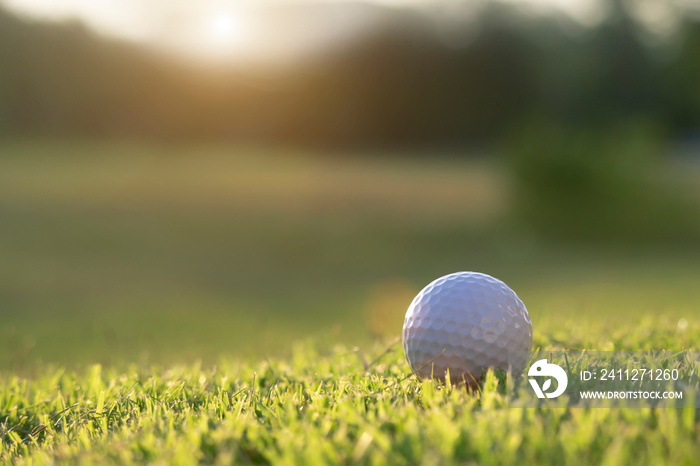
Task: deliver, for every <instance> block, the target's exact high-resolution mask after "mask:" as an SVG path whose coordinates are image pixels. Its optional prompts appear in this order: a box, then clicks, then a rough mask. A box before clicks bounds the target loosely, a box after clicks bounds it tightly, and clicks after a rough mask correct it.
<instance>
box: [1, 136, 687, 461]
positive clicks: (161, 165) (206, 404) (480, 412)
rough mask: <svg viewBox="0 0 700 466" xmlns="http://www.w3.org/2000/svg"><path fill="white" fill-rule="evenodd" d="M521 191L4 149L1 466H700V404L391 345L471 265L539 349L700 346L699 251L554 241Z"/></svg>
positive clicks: (150, 154) (358, 167)
mask: <svg viewBox="0 0 700 466" xmlns="http://www.w3.org/2000/svg"><path fill="white" fill-rule="evenodd" d="M685 176H686V177H688V176H689V174H688V173H686V174H685ZM511 197H512V192H511V187H510V183H509V178H508V175H507V173H506V172H505V171H503V170H502V169H501V167H499V166H498V165H496V164H493V163H490V162H486V161H484V160H481V159H469V158H467V159H465V158H461V159H460V158H450V157H433V158H425V157H424V158H408V159H405V158H395V157H392V156H391V155H385V156H383V157H379V158H368V157H364V156H359V155H354V154H345V155H344V156H336V157H334V158H333V157H331V158H328V157H324V156H323V155H322V154H310V153H302V152H298V151H294V150H286V151H282V152H280V151H269V150H265V149H261V148H246V149H242V148H237V147H227V146H221V145H219V146H204V145H198V146H196V145H193V146H168V145H154V144H141V143H125V142H120V143H110V144H107V143H99V142H56V141H52V142H46V143H42V142H27V141H24V142H21V141H20V142H17V141H10V142H3V143H0V461H2V462H6V463H23V462H26V463H32V464H43V463H64V462H74V463H85V464H92V463H98V462H104V461H106V460H109V461H111V462H115V463H131V462H148V463H157V464H171V463H181V464H191V463H220V464H225V463H230V462H232V461H233V462H239V463H248V462H253V463H278V464H287V463H289V464H309V463H310V464H315V463H355V462H359V463H380V464H387V463H389V464H394V463H397V464H402V463H415V462H421V463H427V464H451V463H453V464H465V463H466V464H484V463H486V464H490V463H493V464H503V463H516V462H517V463H525V464H530V463H540V464H550V463H551V464H554V463H557V464H561V463H568V464H600V463H605V464H625V463H630V464H632V463H634V464H638V463H643V464H662V463H669V464H695V463H697V458H699V457H700V446H699V445H700V429H699V425H700V423H699V420H700V417H699V415H698V411H697V410H696V409H694V408H693V407H690V406H688V407H685V408H679V409H651V408H645V409H566V408H561V409H559V408H558V409H512V408H508V407H507V402H506V398H505V395H504V387H503V385H502V383H501V385H499V382H498V380H497V379H496V378H494V377H492V378H490V379H489V380H488V381H487V382H486V383H485V385H484V386H483V388H482V390H481V391H480V392H479V393H475V394H471V393H466V392H464V391H463V390H460V389H452V388H450V387H441V386H437V385H434V384H432V383H430V382H421V381H419V380H416V379H415V377H412V376H411V375H410V372H409V369H408V366H407V364H406V363H405V362H404V360H403V354H402V352H401V349H400V345H394V346H392V347H391V349H390V350H389V352H387V353H386V354H384V349H385V348H386V347H387V345H388V344H389V342H391V341H392V340H394V339H395V338H396V337H397V336H399V335H400V331H401V325H402V322H403V315H404V313H405V310H406V308H407V307H408V305H409V304H410V301H411V299H412V298H413V296H414V295H415V294H416V293H417V292H418V291H419V290H420V289H421V288H422V287H423V286H424V285H425V284H427V283H428V282H430V281H432V280H433V279H434V278H437V277H438V276H440V275H444V274H447V273H450V272H454V271H458V270H475V271H481V272H486V273H489V274H491V275H494V276H496V277H498V278H501V279H502V280H504V281H505V282H506V283H508V284H509V285H510V286H511V287H512V288H513V289H514V290H515V291H516V292H517V293H518V294H519V295H520V297H521V298H522V299H523V301H524V302H525V304H526V306H527V307H528V309H529V311H530V314H531V317H532V321H533V329H534V346H535V348H540V349H574V350H584V349H585V350H591V351H593V350H597V351H606V350H628V351H641V350H658V349H668V350H684V349H693V350H697V349H698V344H697V342H698V341H700V325H698V323H697V322H698V321H699V320H698V317H700V293H698V292H697V284H698V283H700V260H698V259H700V250H688V249H684V250H677V249H675V248H674V247H673V245H671V246H669V247H665V248H655V249H648V248H647V249H640V248H637V249H627V250H625V249H619V248H618V249H611V248H601V247H593V246H590V247H587V248H572V247H566V246H564V245H561V244H548V243H543V242H541V241H538V240H537V239H536V238H533V237H532V236H531V235H529V234H528V232H527V231H520V230H518V229H517V228H515V227H514V226H513V225H511V224H509V222H508V218H509V216H508V212H509V206H510V202H511ZM358 348H359V349H358ZM377 357H379V359H377V360H376V361H375V358H377Z"/></svg>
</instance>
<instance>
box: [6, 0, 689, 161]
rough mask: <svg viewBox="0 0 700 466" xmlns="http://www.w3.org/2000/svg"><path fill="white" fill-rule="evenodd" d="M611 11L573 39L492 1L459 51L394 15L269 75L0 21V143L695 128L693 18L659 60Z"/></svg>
mask: <svg viewBox="0 0 700 466" xmlns="http://www.w3.org/2000/svg"><path fill="white" fill-rule="evenodd" d="M612 5H614V6H615V7H614V8H613V12H614V13H613V14H612V15H611V16H610V17H609V18H608V19H607V20H606V21H604V22H603V24H601V25H600V26H599V27H597V28H592V29H583V28H579V29H578V32H577V33H572V31H571V29H570V28H569V27H567V26H562V24H563V23H562V22H561V20H560V18H557V17H543V18H534V17H531V16H526V15H524V14H523V13H520V12H519V11H518V10H517V9H515V8H512V7H508V6H506V5H504V4H500V3H498V2H493V3H490V4H489V6H488V7H487V8H486V9H485V10H484V11H483V12H482V14H481V16H480V18H479V21H478V22H477V23H474V24H472V23H470V25H467V24H466V23H465V26H464V27H470V28H475V29H474V31H472V33H470V34H469V36H470V37H471V39H470V40H469V41H464V42H463V43H460V44H459V47H448V46H446V45H445V43H444V42H443V41H441V40H440V38H439V34H437V33H436V31H435V25H434V23H433V21H432V19H430V18H428V17H426V16H422V15H420V14H418V13H416V12H411V11H401V10H386V11H384V12H383V13H382V15H379V16H378V17H379V18H381V21H378V22H377V24H376V27H375V29H374V30H373V32H370V33H368V34H367V35H365V36H363V37H360V38H358V39H356V40H355V41H352V42H348V43H346V44H345V46H344V47H343V48H340V49H334V50H333V52H332V53H330V52H329V53H327V54H326V55H321V56H315V57H312V58H309V59H307V60H306V61H304V62H301V63H298V64H295V65H291V66H287V67H286V68H278V69H276V70H275V71H274V72H270V70H267V69H262V68H260V69H243V68H236V67H235V66H232V67H230V68H222V69H219V70H205V69H202V68H197V67H195V66H194V65H189V64H186V63H184V62H178V61H176V60H174V59H167V58H166V57H164V56H160V55H158V54H156V53H155V52H154V51H152V50H149V49H146V48H144V47H138V46H136V45H133V44H126V43H119V42H116V41H114V40H107V39H104V38H100V37H98V36H96V35H94V34H92V33H90V32H89V31H88V30H86V29H85V28H84V27H82V26H81V25H80V24H77V23H67V24H39V23H31V22H26V21H23V20H20V19H18V18H15V17H13V16H11V15H10V14H8V13H7V12H4V11H3V10H1V9H0V69H1V70H2V72H1V73H0V134H3V133H4V134H6V135H8V134H9V135H12V134H64V135H93V136H117V137H118V136H131V137H157V138H189V139H191V138H236V139H250V140H256V141H263V142H286V143H289V142H292V143H301V144H307V145H314V144H322V145H324V146H327V147H348V146H369V145H372V146H381V145H385V146H386V145H391V146H405V147H411V148H413V147H416V146H417V145H430V146H436V145H449V146H460V145H473V144H491V143H494V142H497V141H498V140H499V139H500V138H501V137H502V135H503V134H507V133H508V132H509V131H510V128H513V127H518V126H520V125H522V124H523V123H526V122H527V121H529V120H531V119H533V118H534V119H537V120H545V121H550V122H553V121H556V122H566V123H567V124H568V125H579V126H582V127H586V126H592V127H597V126H601V125H604V124H606V122H608V123H612V122H615V121H619V120H621V119H625V118H640V117H643V118H645V119H647V120H653V121H654V122H655V124H657V125H659V126H662V127H665V128H667V129H668V130H670V131H671V132H672V133H679V132H685V131H689V130H693V129H694V130H697V129H698V128H699V127H700V85H699V84H698V83H699V82H700V65H699V64H698V63H700V62H699V61H698V60H697V57H698V56H699V54H700V26H699V25H698V23H697V22H693V21H692V20H690V19H688V20H686V21H685V22H684V23H683V27H684V29H683V31H681V32H680V33H679V36H678V37H680V38H681V39H680V41H679V46H678V54H677V55H676V56H674V58H672V59H666V60H659V59H658V57H657V56H656V55H655V52H654V51H653V50H651V49H650V48H649V46H647V45H645V43H644V42H643V41H641V40H640V37H641V36H640V31H639V26H638V25H637V24H636V23H635V22H634V21H633V20H632V19H631V17H630V16H629V14H628V13H627V11H626V10H625V9H624V7H623V5H624V2H622V1H621V0H616V1H615V2H613V3H612ZM377 8H379V7H377ZM475 24H476V25H475Z"/></svg>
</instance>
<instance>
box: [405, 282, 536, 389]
mask: <svg viewBox="0 0 700 466" xmlns="http://www.w3.org/2000/svg"><path fill="white" fill-rule="evenodd" d="M402 340H403V351H404V355H405V356H406V360H407V361H408V364H409V365H410V366H411V370H412V371H413V372H414V373H415V374H417V375H418V376H419V377H421V378H428V377H434V378H437V379H440V380H443V381H444V380H445V374H446V372H447V370H448V369H449V374H450V379H451V382H452V383H460V382H465V383H467V384H470V385H472V386H473V385H475V384H476V383H478V382H479V380H480V378H481V374H482V372H483V371H484V370H486V369H488V368H490V367H493V368H496V369H504V370H508V369H510V370H511V372H513V373H514V374H519V373H521V372H522V370H523V369H524V368H525V363H526V362H527V358H528V355H529V352H530V349H531V348H532V322H530V315H529V314H528V312H527V309H526V308H525V305H524V304H523V302H522V301H521V300H520V298H518V295H516V294H515V292H514V291H513V290H511V289H510V288H509V287H508V285H506V284H505V283H503V282H502V281H500V280H498V279H496V278H493V277H491V276H489V275H486V274H483V273H477V272H457V273H453V274H450V275H445V276H444V277H440V278H438V279H437V280H435V281H433V282H432V283H430V284H429V285H428V286H426V287H425V288H423V290H421V292H420V293H418V295H417V296H416V297H415V298H414V299H413V302H412V303H411V305H410V306H409V308H408V311H407V312H406V318H405V319H404V323H403V332H402ZM509 366H510V367H509Z"/></svg>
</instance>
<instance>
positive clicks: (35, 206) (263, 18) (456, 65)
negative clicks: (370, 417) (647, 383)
mask: <svg viewBox="0 0 700 466" xmlns="http://www.w3.org/2000/svg"><path fill="white" fill-rule="evenodd" d="M699 214H700V1H697V0H507V1H506V0H503V1H491V0H470V1H467V0H374V1H370V0H367V1H365V2H350V1H341V0H325V1H317V2H312V1H305V2H302V1H295V0H287V1H283V0H267V1H261V0H256V1H246V0H239V1H217V0H206V1H200V2H172V1H165V0H149V1H145V0H140V1H135V0H134V1H131V0H129V1H127V0H122V1H116V0H92V1H90V2H83V1H78V0H0V368H10V369H15V370H22V369H23V368H25V367H28V366H30V365H31V364H33V363H34V362H38V361H43V362H56V363H66V362H68V363H72V362H74V363H88V362H103V363H108V364H109V363H112V364H121V363H128V362H133V361H143V360H148V361H150V360H164V361H177V360H188V359H203V360H214V359H215V358H216V357H217V355H220V354H234V355H240V356H241V357H248V356H255V357H260V356H261V355H263V356H264V355H268V354H278V353H285V352H287V351H288V350H289V348H290V347H291V345H292V344H293V343H294V342H295V341H297V340H299V339H302V338H305V337H308V336H311V337H314V338H317V339H321V340H324V339H325V340H327V341H330V342H343V343H346V344H348V345H350V346H354V345H359V346H360V347H366V346H367V345H371V344H372V342H376V341H389V340H390V339H392V338H394V337H397V336H399V335H400V331H401V325H402V322H403V315H404V313H405V310H406V308H407V307H408V305H409V304H410V302H411V300H412V298H413V296H414V295H415V294H416V293H417V292H418V291H419V290H420V289H421V288H422V287H423V286H424V285H425V284H427V283H428V282H430V281H432V280H433V279H435V278H437V277H439V276H441V275H444V274H447V273H451V272H454V271H458V270H476V271H482V272H486V273H489V274H491V275H494V276H496V277H499V278H501V279H503V280H504V281H506V283H508V284H509V285H510V286H511V287H512V288H514V289H515V291H516V292H518V294H519V295H520V296H521V298H523V300H524V302H525V303H526V305H527V306H528V308H529V310H530V312H531V315H532V316H533V323H534V326H535V334H536V337H537V332H538V331H547V329H548V328H550V329H554V328H555V327H556V325H564V326H569V327H570V326H575V325H577V323H576V322H577V320H576V319H577V318H581V316H586V318H587V319H593V318H597V319H598V320H600V321H601V322H603V323H604V324H606V325H609V328H612V329H614V326H615V325H622V323H623V322H624V321H625V319H629V318H630V317H631V316H634V317H635V318H649V319H656V320H658V319H662V320H664V319H665V320H668V321H669V322H672V323H673V324H674V325H675V323H676V322H677V325H678V331H679V338H681V337H682V335H681V334H682V332H683V330H684V329H686V328H687V327H688V325H689V322H690V325H694V321H695V320H694V319H695V317H697V315H698V313H699V310H700V296H698V294H697V285H698V283H700V261H699V260H698V259H700V241H699V240H700V215H699ZM538 325H539V330H538ZM536 344H537V338H536ZM589 349H597V350H604V349H612V348H589ZM639 349H645V348H639Z"/></svg>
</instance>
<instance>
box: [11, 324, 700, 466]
mask: <svg viewBox="0 0 700 466" xmlns="http://www.w3.org/2000/svg"><path fill="white" fill-rule="evenodd" d="M587 327H588V328H587V330H588V331H587V332H586V335H588V337H586V338H584V339H583V340H581V337H580V336H574V335H572V334H571V333H570V332H567V331H561V330H556V329H554V328H551V327H548V326H546V325H541V326H540V328H539V331H537V332H536V333H535V346H536V347H541V348H544V349H548V348H549V349H555V348H561V347H562V346H561V343H560V342H559V341H557V340H555V339H553V338H551V337H550V336H549V335H552V334H558V335H560V337H562V338H566V337H568V336H571V337H572V339H573V340H575V341H576V342H577V343H579V344H582V345H584V346H587V347H594V346H597V345H599V344H600V337H599V336H597V335H598V334H599V333H600V332H604V327H602V326H600V325H593V324H590V325H588V326H587ZM606 338H607V344H608V346H611V347H615V348H622V349H638V348H639V347H640V344H641V346H645V345H651V346H656V347H668V348H669V349H674V350H680V349H682V348H684V347H685V346H686V344H688V343H691V342H695V341H698V339H699V338H700V327H698V326H697V325H695V324H690V325H689V326H687V327H683V328H679V327H678V326H676V325H674V323H668V322H666V323H664V322H659V321H654V320H647V321H646V322H642V323H637V324H634V325H629V326H627V327H626V328H625V329H624V331H617V332H614V333H613V334H611V335H610V336H608V337H606ZM377 357H378V359H376V358H377ZM375 359H376V360H375ZM3 380H4V381H5V382H4V383H3V386H2V388H1V389H0V439H2V446H1V449H0V460H3V461H5V462H12V463H18V464H22V463H24V462H26V463H29V464H51V463H62V464H64V463H82V464H90V463H96V462H99V463H102V462H113V463H133V462H153V463H158V464H195V463H205V464H227V463H230V462H238V463H262V464H266V463H273V464H324V463H336V464H337V463H361V464H412V463H417V462H420V463H427V464H523V463H525V464H562V463H563V464H582V465H589V464H611V465H618V464H688V465H690V464H695V463H696V461H697V458H698V456H699V455H700V414H699V413H700V411H697V410H696V409H694V408H693V407H692V405H690V406H689V407H686V408H683V407H682V406H681V405H679V406H678V407H677V408H666V409H658V408H640V409H631V408H627V409H622V408H612V409H606V408H593V409H571V408H569V409H567V408H551V409H550V408H542V409H534V408H531V409H522V408H520V409H518V408H509V407H508V402H507V399H506V396H505V395H504V386H503V383H504V382H499V380H498V379H497V378H496V377H495V376H493V374H492V373H491V374H490V375H488V376H487V380H486V381H485V382H484V384H483V386H482V387H481V389H480V391H478V392H476V393H469V392H466V391H464V390H463V389H460V388H453V387H449V386H447V387H445V386H441V385H436V384H434V383H432V382H430V381H422V382H421V381H419V380H417V379H416V378H415V377H413V376H411V374H410V372H409V370H408V367H407V364H406V363H405V362H404V361H403V355H402V354H401V349H400V345H394V346H392V347H391V350H390V351H389V352H388V353H387V354H383V350H382V347H381V346H375V348H374V349H373V350H372V351H370V352H368V354H363V353H362V352H359V351H358V350H350V349H348V348H344V347H333V346H330V345H329V343H328V342H325V343H324V342H316V343H314V342H311V341H306V342H304V343H301V344H297V345H296V346H295V349H294V351H293V353H292V355H291V356H290V357H289V358H286V359H269V360H262V361H260V360H258V361H256V362H244V361H239V360H236V359H231V358H223V359H221V360H220V361H218V363H217V364H215V365H211V366H202V365H201V364H188V365H172V366H158V365H156V366H148V365H133V366H130V367H128V368H125V369H123V370H118V369H115V368H104V367H101V366H99V365H94V366H90V367H86V368H84V369H82V370H79V371H67V370H66V369H64V368H61V367H43V368H42V369H41V371H38V373H37V374H35V375H33V376H29V377H18V376H9V375H8V374H4V375H3ZM499 383H500V385H499Z"/></svg>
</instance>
